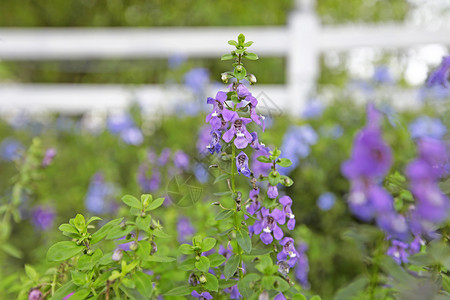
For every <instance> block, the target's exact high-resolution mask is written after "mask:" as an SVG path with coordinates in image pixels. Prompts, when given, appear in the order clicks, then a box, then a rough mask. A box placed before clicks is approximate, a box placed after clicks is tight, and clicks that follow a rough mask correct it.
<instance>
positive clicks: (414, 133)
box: [408, 116, 447, 139]
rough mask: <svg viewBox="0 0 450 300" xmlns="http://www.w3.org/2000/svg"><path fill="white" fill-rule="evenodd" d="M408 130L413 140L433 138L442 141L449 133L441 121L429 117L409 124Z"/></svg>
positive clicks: (419, 118) (423, 117) (420, 118)
mask: <svg viewBox="0 0 450 300" xmlns="http://www.w3.org/2000/svg"><path fill="white" fill-rule="evenodd" d="M408 128H409V131H410V132H411V137H412V138H421V137H431V138H435V139H441V138H442V137H443V136H444V135H445V133H446V132H447V128H446V127H445V125H444V124H442V122H441V120H439V119H436V118H430V117H428V116H422V117H418V118H417V119H416V120H415V121H414V122H412V123H411V124H409V126H408Z"/></svg>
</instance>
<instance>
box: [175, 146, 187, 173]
mask: <svg viewBox="0 0 450 300" xmlns="http://www.w3.org/2000/svg"><path fill="white" fill-rule="evenodd" d="M173 163H174V164H175V167H176V168H178V169H182V170H184V171H187V170H189V156H188V155H187V154H186V153H185V152H183V151H181V150H178V151H177V152H175V154H174V157H173Z"/></svg>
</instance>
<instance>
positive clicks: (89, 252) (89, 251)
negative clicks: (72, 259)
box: [86, 249, 94, 256]
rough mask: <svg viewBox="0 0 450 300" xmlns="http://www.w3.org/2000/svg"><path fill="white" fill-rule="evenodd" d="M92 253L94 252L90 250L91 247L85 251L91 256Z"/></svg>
mask: <svg viewBox="0 0 450 300" xmlns="http://www.w3.org/2000/svg"><path fill="white" fill-rule="evenodd" d="M93 253H94V251H92V250H91V249H89V250H88V251H87V252H86V255H89V256H91V255H92V254H93Z"/></svg>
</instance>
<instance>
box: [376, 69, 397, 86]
mask: <svg viewBox="0 0 450 300" xmlns="http://www.w3.org/2000/svg"><path fill="white" fill-rule="evenodd" d="M372 80H373V82H375V83H378V84H394V83H395V80H394V79H393V78H392V76H391V73H390V72H389V68H388V67H387V66H377V67H376V68H375V72H374V73H373V77H372Z"/></svg>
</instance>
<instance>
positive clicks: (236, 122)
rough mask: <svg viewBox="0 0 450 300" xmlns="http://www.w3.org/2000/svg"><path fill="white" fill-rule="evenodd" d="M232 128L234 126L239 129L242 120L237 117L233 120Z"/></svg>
mask: <svg viewBox="0 0 450 300" xmlns="http://www.w3.org/2000/svg"><path fill="white" fill-rule="evenodd" d="M234 128H236V130H238V131H241V129H242V120H241V119H238V120H236V121H235V122H234Z"/></svg>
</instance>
